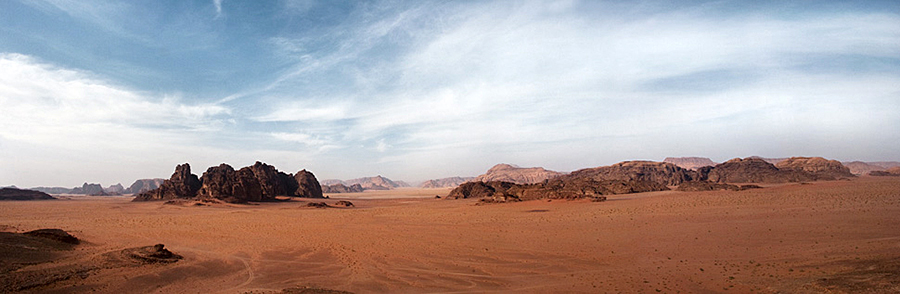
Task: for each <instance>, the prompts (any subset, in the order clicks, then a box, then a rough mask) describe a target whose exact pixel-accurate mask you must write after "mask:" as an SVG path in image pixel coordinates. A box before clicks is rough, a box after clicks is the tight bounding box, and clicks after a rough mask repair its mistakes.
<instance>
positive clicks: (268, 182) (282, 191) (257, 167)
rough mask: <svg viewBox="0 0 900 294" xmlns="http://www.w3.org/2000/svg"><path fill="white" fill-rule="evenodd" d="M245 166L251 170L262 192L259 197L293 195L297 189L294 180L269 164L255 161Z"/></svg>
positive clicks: (271, 197)
mask: <svg viewBox="0 0 900 294" xmlns="http://www.w3.org/2000/svg"><path fill="white" fill-rule="evenodd" d="M245 168H246V169H249V170H250V171H251V172H253V175H254V176H255V177H256V181H257V182H258V183H259V189H260V192H261V194H262V195H261V198H264V199H274V198H275V196H290V195H294V192H295V191H296V189H297V184H296V180H294V179H293V178H291V176H290V175H288V174H286V173H283V172H280V171H278V170H277V169H275V167H273V166H271V165H268V164H265V163H262V162H259V161H257V162H256V163H255V164H253V165H251V166H249V167H245Z"/></svg>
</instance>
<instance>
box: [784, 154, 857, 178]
mask: <svg viewBox="0 0 900 294" xmlns="http://www.w3.org/2000/svg"><path fill="white" fill-rule="evenodd" d="M775 167H777V168H778V169H780V170H794V171H803V172H807V173H809V174H812V175H813V176H815V178H816V179H817V180H826V181H828V180H836V179H842V178H852V177H854V175H853V173H851V172H850V169H849V168H847V167H846V166H844V165H843V164H841V162H840V161H837V160H828V159H825V158H822V157H791V158H788V159H785V160H783V161H780V162H778V163H776V164H775Z"/></svg>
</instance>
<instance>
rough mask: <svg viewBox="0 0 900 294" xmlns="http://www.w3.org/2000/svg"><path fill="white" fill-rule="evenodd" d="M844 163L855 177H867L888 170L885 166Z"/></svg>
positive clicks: (852, 162) (856, 162) (859, 162)
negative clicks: (875, 172)
mask: <svg viewBox="0 0 900 294" xmlns="http://www.w3.org/2000/svg"><path fill="white" fill-rule="evenodd" d="M842 163H843V164H844V166H846V167H847V168H849V169H850V172H851V173H853V174H854V175H867V174H869V173H870V172H873V171H884V170H885V169H886V168H885V167H884V166H880V165H875V164H871V163H868V162H862V161H845V162H842Z"/></svg>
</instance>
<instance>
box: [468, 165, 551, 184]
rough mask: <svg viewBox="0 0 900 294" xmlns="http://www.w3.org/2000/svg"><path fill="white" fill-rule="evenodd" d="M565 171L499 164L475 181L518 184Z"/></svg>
mask: <svg viewBox="0 0 900 294" xmlns="http://www.w3.org/2000/svg"><path fill="white" fill-rule="evenodd" d="M562 174H563V173H560V172H555V171H551V170H546V169H544V168H542V167H530V168H523V167H517V166H513V165H509V164H498V165H495V166H494V167H491V169H489V170H488V171H487V173H485V174H483V175H480V176H478V177H476V178H475V179H474V180H472V181H473V182H495V181H500V182H510V183H516V184H534V183H540V182H543V181H544V180H547V179H550V178H553V177H557V176H560V175H562Z"/></svg>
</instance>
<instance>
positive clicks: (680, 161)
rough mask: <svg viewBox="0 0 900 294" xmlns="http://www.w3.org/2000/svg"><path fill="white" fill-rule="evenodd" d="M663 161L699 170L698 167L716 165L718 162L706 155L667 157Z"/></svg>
mask: <svg viewBox="0 0 900 294" xmlns="http://www.w3.org/2000/svg"><path fill="white" fill-rule="evenodd" d="M663 162H668V163H671V164H674V165H677V166H679V167H681V168H684V169H692V170H697V169H698V168H701V167H704V166H715V165H716V164H718V163H717V162H715V161H712V160H711V159H709V158H706V157H666V159H663Z"/></svg>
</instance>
